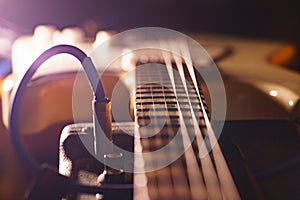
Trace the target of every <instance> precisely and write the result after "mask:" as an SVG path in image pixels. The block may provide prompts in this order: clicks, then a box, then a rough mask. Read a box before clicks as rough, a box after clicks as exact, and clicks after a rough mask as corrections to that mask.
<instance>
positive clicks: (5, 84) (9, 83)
mask: <svg viewBox="0 0 300 200" xmlns="http://www.w3.org/2000/svg"><path fill="white" fill-rule="evenodd" d="M13 87H14V82H13V81H12V80H9V79H5V80H4V82H3V85H2V88H3V90H4V91H10V90H12V89H13Z"/></svg>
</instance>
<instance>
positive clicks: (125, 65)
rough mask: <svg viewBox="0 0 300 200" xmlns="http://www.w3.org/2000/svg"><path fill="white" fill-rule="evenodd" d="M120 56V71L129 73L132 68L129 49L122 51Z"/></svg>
mask: <svg viewBox="0 0 300 200" xmlns="http://www.w3.org/2000/svg"><path fill="white" fill-rule="evenodd" d="M122 54H123V57H122V70H124V71H129V70H131V69H132V68H133V67H134V66H133V54H132V51H131V50H130V49H123V51H122Z"/></svg>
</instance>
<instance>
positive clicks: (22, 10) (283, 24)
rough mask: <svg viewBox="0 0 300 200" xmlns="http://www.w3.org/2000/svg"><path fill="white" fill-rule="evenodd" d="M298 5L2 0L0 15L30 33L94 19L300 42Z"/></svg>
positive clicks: (216, 0) (107, 24) (109, 25)
mask: <svg viewBox="0 0 300 200" xmlns="http://www.w3.org/2000/svg"><path fill="white" fill-rule="evenodd" d="M299 7H300V2H299V1H295V0H286V1H276V0H275V1H272V0H245V1H239V0H227V1H224V0H210V1H202V0H186V1H180V0H163V1H158V0H151V1H140V0H127V1H119V0H110V1H106V0H76V1H74V0H59V1H58V0H52V1H49V0H22V1H19V0H1V1H0V18H1V20H5V21H7V22H8V23H11V24H13V25H15V26H16V27H18V28H20V29H21V30H24V31H26V30H27V31H29V32H31V31H32V29H33V28H34V27H35V26H36V25H38V24H41V23H44V24H46V23H50V24H56V25H57V26H58V27H59V28H63V27H66V26H70V25H84V24H85V23H86V22H87V21H89V20H94V21H95V22H97V23H98V25H99V26H100V27H101V28H106V29H113V30H122V29H129V28H134V27H141V26H160V27H167V28H173V29H180V30H183V29H188V30H193V31H201V32H208V33H220V34H232V35H246V36H253V37H263V38H274V39H280V40H288V41H291V42H295V43H297V44H300V37H299V35H300V12H299Z"/></svg>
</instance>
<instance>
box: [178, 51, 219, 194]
mask: <svg viewBox="0 0 300 200" xmlns="http://www.w3.org/2000/svg"><path fill="white" fill-rule="evenodd" d="M173 57H174V60H175V63H176V66H177V69H178V72H179V76H180V78H181V81H182V84H183V87H184V91H185V93H186V96H187V98H188V103H189V108H190V112H191V117H192V122H193V127H194V134H195V136H196V142H197V145H198V147H201V146H204V148H206V146H205V144H204V140H203V138H202V135H201V130H200V128H199V124H198V121H197V120H196V115H195V113H194V109H193V106H192V104H191V101H190V98H189V92H188V88H187V84H186V81H187V80H186V78H185V74H184V70H183V64H182V59H181V58H180V57H178V56H173ZM199 158H200V160H201V166H202V171H203V176H204V180H205V184H206V189H207V194H208V198H210V199H221V198H222V193H221V190H220V187H219V182H218V178H217V175H216V173H215V170H214V167H213V164H212V162H211V159H210V157H209V156H205V157H204V158H201V157H200V156H199Z"/></svg>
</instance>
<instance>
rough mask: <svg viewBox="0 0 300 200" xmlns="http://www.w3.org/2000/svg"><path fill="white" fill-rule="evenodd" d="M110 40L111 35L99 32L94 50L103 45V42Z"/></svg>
mask: <svg viewBox="0 0 300 200" xmlns="http://www.w3.org/2000/svg"><path fill="white" fill-rule="evenodd" d="M109 38H110V34H109V33H108V32H106V31H99V32H98V33H97V35H96V40H95V42H94V44H93V47H94V48H97V47H98V46H99V45H100V44H102V43H103V42H105V41H106V40H108V39H109Z"/></svg>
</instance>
